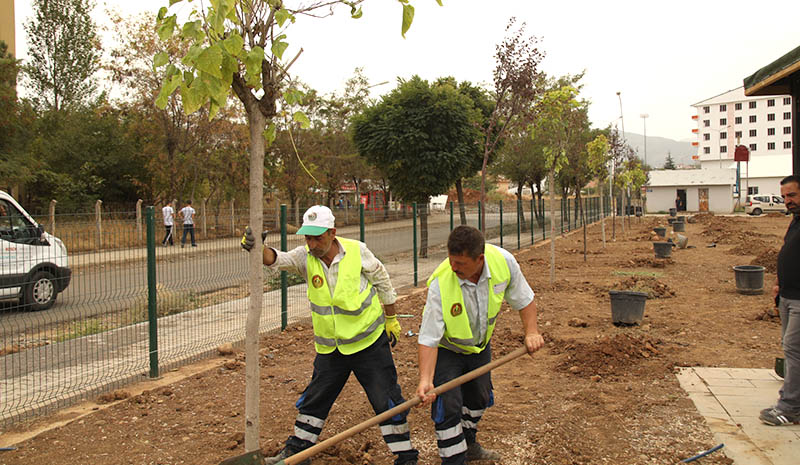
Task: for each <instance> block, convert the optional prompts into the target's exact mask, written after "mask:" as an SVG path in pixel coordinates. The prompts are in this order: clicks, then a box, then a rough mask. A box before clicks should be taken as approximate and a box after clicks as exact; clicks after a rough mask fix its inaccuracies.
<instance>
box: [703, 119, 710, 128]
mask: <svg viewBox="0 0 800 465" xmlns="http://www.w3.org/2000/svg"><path fill="white" fill-rule="evenodd" d="M703 126H705V127H709V126H711V121H710V120H707V119H704V120H703Z"/></svg>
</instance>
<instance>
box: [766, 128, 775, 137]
mask: <svg viewBox="0 0 800 465" xmlns="http://www.w3.org/2000/svg"><path fill="white" fill-rule="evenodd" d="M767 135H768V136H774V135H775V128H767Z"/></svg>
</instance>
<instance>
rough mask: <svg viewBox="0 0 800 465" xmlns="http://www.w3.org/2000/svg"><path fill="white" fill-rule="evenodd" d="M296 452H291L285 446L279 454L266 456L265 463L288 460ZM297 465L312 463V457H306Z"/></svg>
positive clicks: (271, 464) (266, 464)
mask: <svg viewBox="0 0 800 465" xmlns="http://www.w3.org/2000/svg"><path fill="white" fill-rule="evenodd" d="M294 454H296V452H291V451H289V450H288V449H287V448H285V447H284V448H283V449H282V450H281V451H280V452H279V453H278V455H275V456H273V457H266V458H264V465H275V464H276V463H278V462H280V461H281V460H286V459H288V458H289V457H291V456H292V455H294ZM297 465H311V459H305V460H303V461H302V462H300V463H299V464H297Z"/></svg>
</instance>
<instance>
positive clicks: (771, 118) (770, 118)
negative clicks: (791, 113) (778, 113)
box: [767, 113, 775, 121]
mask: <svg viewBox="0 0 800 465" xmlns="http://www.w3.org/2000/svg"><path fill="white" fill-rule="evenodd" d="M767 121H775V113H767Z"/></svg>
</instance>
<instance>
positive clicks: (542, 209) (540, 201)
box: [539, 197, 553, 240]
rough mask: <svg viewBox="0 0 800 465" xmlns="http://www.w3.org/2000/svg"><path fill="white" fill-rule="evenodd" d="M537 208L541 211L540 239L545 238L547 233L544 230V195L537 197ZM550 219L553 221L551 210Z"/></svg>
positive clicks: (545, 219) (545, 213)
mask: <svg viewBox="0 0 800 465" xmlns="http://www.w3.org/2000/svg"><path fill="white" fill-rule="evenodd" d="M539 210H541V212H542V240H545V239H547V233H546V232H545V223H547V212H546V211H544V197H542V198H541V199H539ZM550 221H553V212H550Z"/></svg>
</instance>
